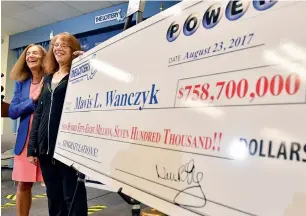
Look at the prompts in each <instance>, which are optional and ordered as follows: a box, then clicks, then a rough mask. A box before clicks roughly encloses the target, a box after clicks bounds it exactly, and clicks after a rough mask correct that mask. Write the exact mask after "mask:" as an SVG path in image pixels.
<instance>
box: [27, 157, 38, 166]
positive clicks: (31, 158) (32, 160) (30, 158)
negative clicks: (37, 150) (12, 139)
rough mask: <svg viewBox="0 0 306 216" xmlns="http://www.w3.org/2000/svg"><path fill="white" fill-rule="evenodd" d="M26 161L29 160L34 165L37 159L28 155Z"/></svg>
mask: <svg viewBox="0 0 306 216" xmlns="http://www.w3.org/2000/svg"><path fill="white" fill-rule="evenodd" d="M28 161H29V162H30V163H31V164H33V165H36V164H37V161H38V159H37V157H33V156H30V157H28Z"/></svg>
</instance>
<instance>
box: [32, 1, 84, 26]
mask: <svg viewBox="0 0 306 216" xmlns="http://www.w3.org/2000/svg"><path fill="white" fill-rule="evenodd" d="M33 9H34V10H36V11H38V12H41V13H43V14H46V15H48V16H49V17H52V18H54V19H55V20H57V21H61V20H64V19H68V18H71V17H74V16H79V15H81V14H82V12H80V11H78V10H77V9H75V8H73V7H71V6H69V5H67V4H64V3H62V2H55V1H53V2H44V3H42V4H40V5H38V6H34V7H33Z"/></svg>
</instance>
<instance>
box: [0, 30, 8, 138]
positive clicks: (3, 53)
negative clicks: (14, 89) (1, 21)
mask: <svg viewBox="0 0 306 216" xmlns="http://www.w3.org/2000/svg"><path fill="white" fill-rule="evenodd" d="M2 41H3V42H2ZM8 45H9V36H8V35H6V34H5V33H3V32H2V35H1V73H3V74H4V77H2V78H1V85H2V86H3V87H4V92H2V93H1V94H3V95H5V90H6V76H7V73H6V70H7V56H8ZM3 120H4V118H1V134H3V122H4V121H3Z"/></svg>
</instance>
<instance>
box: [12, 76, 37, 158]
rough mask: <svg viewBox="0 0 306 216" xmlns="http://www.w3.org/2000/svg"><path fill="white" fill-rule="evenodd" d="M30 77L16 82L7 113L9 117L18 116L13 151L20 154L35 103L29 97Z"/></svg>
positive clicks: (16, 117) (14, 117)
mask: <svg viewBox="0 0 306 216" xmlns="http://www.w3.org/2000/svg"><path fill="white" fill-rule="evenodd" d="M31 80H32V78H28V79H27V80H25V81H23V82H18V81H17V82H16V84H15V90H14V97H13V100H12V102H11V104H10V107H9V110H8V114H9V117H10V118H11V119H18V118H20V124H19V127H18V130H17V139H16V145H15V150H14V153H15V154H16V155H20V154H21V152H22V150H23V148H24V145H25V143H26V140H27V135H28V130H29V123H30V116H31V114H32V113H33V112H34V110H35V109H36V104H34V101H33V100H32V99H31V98H29V94H30V87H31Z"/></svg>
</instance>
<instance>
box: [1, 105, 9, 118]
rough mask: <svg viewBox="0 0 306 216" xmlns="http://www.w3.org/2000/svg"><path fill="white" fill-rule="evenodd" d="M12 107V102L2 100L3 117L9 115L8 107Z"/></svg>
mask: <svg viewBox="0 0 306 216" xmlns="http://www.w3.org/2000/svg"><path fill="white" fill-rule="evenodd" d="M9 107H10V104H9V103H6V102H4V101H2V102H1V117H2V118H3V117H4V118H5V117H9V116H8V109H9Z"/></svg>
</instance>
